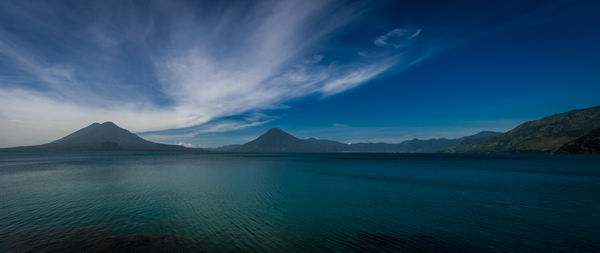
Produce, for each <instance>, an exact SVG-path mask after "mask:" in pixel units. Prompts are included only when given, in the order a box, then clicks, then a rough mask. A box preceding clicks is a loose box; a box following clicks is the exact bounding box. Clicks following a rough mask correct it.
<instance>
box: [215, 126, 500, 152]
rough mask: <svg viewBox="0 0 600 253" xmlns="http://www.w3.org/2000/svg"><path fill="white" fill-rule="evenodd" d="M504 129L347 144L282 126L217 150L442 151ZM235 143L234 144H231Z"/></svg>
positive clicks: (494, 134)
mask: <svg viewBox="0 0 600 253" xmlns="http://www.w3.org/2000/svg"><path fill="white" fill-rule="evenodd" d="M499 134H501V133H495V132H482V133H478V134H476V135H473V136H467V137H463V138H459V139H445V138H441V139H428V140H419V139H413V140H409V141H404V142H401V143H398V144H390V143H353V144H345V143H341V142H337V141H332V140H322V139H317V138H308V139H300V138H298V137H295V136H293V135H291V134H288V133H286V132H285V131H283V130H281V129H279V128H272V129H269V130H268V131H267V132H266V133H264V134H262V135H261V136H259V137H258V138H256V139H255V140H253V141H250V142H248V143H246V144H244V145H241V146H224V147H221V148H215V149H213V150H217V151H233V152H371V153H438V152H442V151H444V150H446V149H447V148H450V147H452V146H454V145H457V144H459V143H460V142H461V141H463V140H466V139H469V138H472V139H480V138H482V137H483V136H492V135H493V136H496V135H499ZM228 147H232V148H228Z"/></svg>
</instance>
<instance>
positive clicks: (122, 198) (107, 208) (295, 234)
mask: <svg viewBox="0 0 600 253" xmlns="http://www.w3.org/2000/svg"><path fill="white" fill-rule="evenodd" d="M0 197H1V202H0V251H2V252H23V251H42V252H43V251H61V252H68V251H90V252H94V251H102V250H113V251H124V252H131V251H136V250H137V251H140V252H147V251H153V250H156V251H168V250H172V251H175V252H186V251H189V252H195V251H203V250H206V251H216V252H219V251H222V252H232V251H246V252H323V251H339V252H355V251H369V252H371V251H384V252H385V251H392V252H403V251H428V252H430V251H434V252H436V251H437V252H444V251H446V252H461V251H464V252H485V251H520V252H560V251H565V252H594V251H595V252H599V251H600V156H557V155H478V156H468V155H464V156H457V155H424V154H423V155H408V154H203V153H70V154H69V153H37V154H33V153H29V154H18V153H12V154H11V153H4V154H0Z"/></svg>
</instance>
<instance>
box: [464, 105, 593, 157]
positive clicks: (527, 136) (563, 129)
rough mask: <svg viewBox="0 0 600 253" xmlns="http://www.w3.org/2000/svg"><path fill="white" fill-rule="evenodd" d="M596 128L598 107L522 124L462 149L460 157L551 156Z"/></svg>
mask: <svg viewBox="0 0 600 253" xmlns="http://www.w3.org/2000/svg"><path fill="white" fill-rule="evenodd" d="M596 128H600V106H597V107H591V108H587V109H580V110H573V111H569V112H565V113H560V114H555V115H552V116H548V117H544V118H542V119H539V120H534V121H528V122H525V123H523V124H521V125H519V126H517V127H515V128H514V129H512V130H510V131H508V132H506V133H504V134H502V135H499V136H496V137H494V138H491V139H489V140H486V141H484V142H483V143H479V144H477V143H476V144H472V145H463V146H461V147H459V148H457V152H463V153H552V152H555V151H557V150H558V149H559V148H560V147H561V146H563V145H565V144H566V143H568V142H570V141H572V140H574V139H577V138H579V137H582V136H583V135H585V134H586V133H588V132H590V131H592V130H593V129H596Z"/></svg>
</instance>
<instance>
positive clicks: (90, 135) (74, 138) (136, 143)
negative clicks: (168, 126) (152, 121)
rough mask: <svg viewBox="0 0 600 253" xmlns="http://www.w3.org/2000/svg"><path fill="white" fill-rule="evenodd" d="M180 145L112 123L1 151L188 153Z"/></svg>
mask: <svg viewBox="0 0 600 253" xmlns="http://www.w3.org/2000/svg"><path fill="white" fill-rule="evenodd" d="M186 150H199V149H189V148H185V147H183V146H178V145H168V144H160V143H155V142H151V141H147V140H144V139H142V138H141V137H139V136H137V135H135V134H133V133H131V132H129V131H127V130H125V129H123V128H120V127H118V126H117V125H115V124H114V123H112V122H104V123H102V124H100V123H93V124H91V125H89V126H87V127H85V128H82V129H80V130H78V131H76V132H74V133H72V134H69V135H67V136H65V137H63V138H61V139H58V140H56V141H53V142H50V143H47V144H42V145H36V146H24V147H14V148H5V149H0V151H186Z"/></svg>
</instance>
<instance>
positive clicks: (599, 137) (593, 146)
mask: <svg viewBox="0 0 600 253" xmlns="http://www.w3.org/2000/svg"><path fill="white" fill-rule="evenodd" d="M556 153H557V154H600V128H597V129H595V130H592V131H591V132H589V133H587V134H586V135H584V136H581V137H579V138H577V139H575V140H572V141H570V142H568V143H567V144H565V145H563V146H562V147H560V148H559V149H558V151H556Z"/></svg>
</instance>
